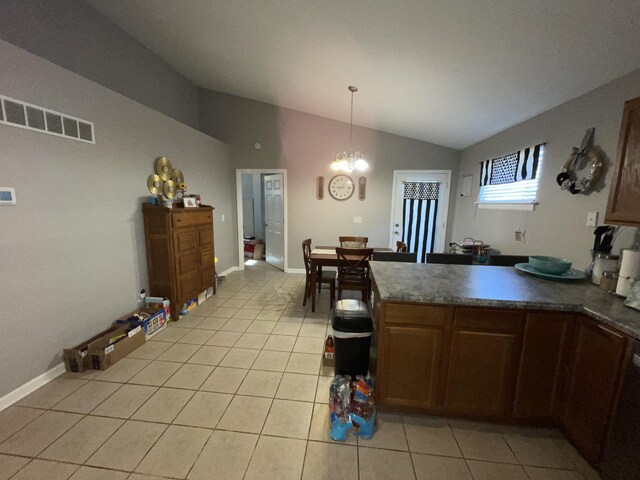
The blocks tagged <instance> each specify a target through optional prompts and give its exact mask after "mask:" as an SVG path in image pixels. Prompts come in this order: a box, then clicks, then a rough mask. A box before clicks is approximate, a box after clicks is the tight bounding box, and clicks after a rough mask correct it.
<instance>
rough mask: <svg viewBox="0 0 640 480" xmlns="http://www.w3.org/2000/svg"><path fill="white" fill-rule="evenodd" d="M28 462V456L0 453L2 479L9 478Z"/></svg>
mask: <svg viewBox="0 0 640 480" xmlns="http://www.w3.org/2000/svg"><path fill="white" fill-rule="evenodd" d="M28 462H29V459H28V458H24V457H14V456H12V455H2V454H0V480H8V479H9V478H11V477H12V476H13V475H14V474H15V473H16V472H17V471H18V470H20V469H21V468H22V467H24V466H25V465H26V464H27V463H28Z"/></svg>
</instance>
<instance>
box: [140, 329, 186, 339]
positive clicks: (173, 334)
mask: <svg viewBox="0 0 640 480" xmlns="http://www.w3.org/2000/svg"><path fill="white" fill-rule="evenodd" d="M187 333H189V330H188V329H185V328H165V329H164V331H162V332H160V333H158V334H157V335H154V336H153V337H151V339H150V340H149V341H151V342H172V343H173V342H177V341H178V340H180V339H181V338H182V337H184V336H185V335H186V334H187Z"/></svg>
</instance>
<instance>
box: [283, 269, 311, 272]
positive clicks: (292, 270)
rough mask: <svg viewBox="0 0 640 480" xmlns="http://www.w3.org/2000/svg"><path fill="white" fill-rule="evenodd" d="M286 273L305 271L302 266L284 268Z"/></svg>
mask: <svg viewBox="0 0 640 480" xmlns="http://www.w3.org/2000/svg"><path fill="white" fill-rule="evenodd" d="M285 272H287V273H307V271H306V270H305V269H304V268H287V269H285Z"/></svg>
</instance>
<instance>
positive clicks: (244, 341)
mask: <svg viewBox="0 0 640 480" xmlns="http://www.w3.org/2000/svg"><path fill="white" fill-rule="evenodd" d="M267 338H269V335H267V334H266V333H243V334H242V336H241V337H240V339H239V340H238V342H237V343H236V344H235V347H236V348H253V349H257V350H260V349H262V347H263V346H264V344H265V342H266V341H267Z"/></svg>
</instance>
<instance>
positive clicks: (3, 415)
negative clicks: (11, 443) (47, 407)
mask: <svg viewBox="0 0 640 480" xmlns="http://www.w3.org/2000/svg"><path fill="white" fill-rule="evenodd" d="M43 413H44V410H36V409H34V408H27V407H16V406H12V407H9V408H7V409H5V410H2V411H1V412H0V443H2V442H3V441H5V440H6V439H7V438H9V437H10V436H11V435H13V434H14V433H16V432H17V431H18V430H20V429H21V428H22V427H24V426H25V425H27V424H29V423H31V422H32V421H34V420H35V419H36V418H38V417H39V416H40V415H42V414H43Z"/></svg>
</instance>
